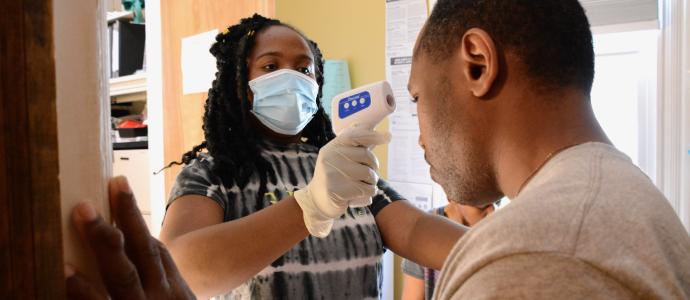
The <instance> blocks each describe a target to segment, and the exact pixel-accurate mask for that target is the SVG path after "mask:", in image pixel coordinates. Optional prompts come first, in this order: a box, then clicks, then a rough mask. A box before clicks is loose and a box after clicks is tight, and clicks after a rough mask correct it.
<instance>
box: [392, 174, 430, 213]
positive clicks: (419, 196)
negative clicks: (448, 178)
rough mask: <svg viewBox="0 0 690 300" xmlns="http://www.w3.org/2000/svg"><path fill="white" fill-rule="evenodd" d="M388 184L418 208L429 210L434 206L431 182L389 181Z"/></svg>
mask: <svg viewBox="0 0 690 300" xmlns="http://www.w3.org/2000/svg"><path fill="white" fill-rule="evenodd" d="M388 184H389V185H390V186H391V187H392V188H393V189H394V190H395V191H396V192H398V193H399V194H400V195H401V196H403V198H405V199H406V200H407V201H410V203H411V204H413V205H414V206H416V207H417V208H419V209H421V210H423V211H428V210H430V209H432V208H433V205H432V194H433V187H432V186H431V184H419V183H409V182H399V181H389V182H388Z"/></svg>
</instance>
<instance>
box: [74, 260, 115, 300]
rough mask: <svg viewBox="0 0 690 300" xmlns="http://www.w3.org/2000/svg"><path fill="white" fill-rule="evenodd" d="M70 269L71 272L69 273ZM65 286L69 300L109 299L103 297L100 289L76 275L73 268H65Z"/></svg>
mask: <svg viewBox="0 0 690 300" xmlns="http://www.w3.org/2000/svg"><path fill="white" fill-rule="evenodd" d="M68 269H69V271H68ZM65 285H66V290H67V299H80V300H82V299H83V300H107V299H108V297H107V296H106V295H103V294H102V293H101V292H99V291H98V289H97V288H96V287H95V286H94V285H93V284H92V283H91V282H89V281H88V280H87V279H86V278H84V277H83V276H82V275H81V274H79V273H76V272H75V271H74V269H72V268H71V267H67V266H65Z"/></svg>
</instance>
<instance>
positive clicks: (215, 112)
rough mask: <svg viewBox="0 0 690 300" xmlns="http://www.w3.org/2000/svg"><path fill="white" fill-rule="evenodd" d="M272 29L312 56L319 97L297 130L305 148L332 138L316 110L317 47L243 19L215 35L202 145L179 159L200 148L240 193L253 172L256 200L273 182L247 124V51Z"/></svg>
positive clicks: (258, 19) (263, 22) (260, 20)
mask: <svg viewBox="0 0 690 300" xmlns="http://www.w3.org/2000/svg"><path fill="white" fill-rule="evenodd" d="M271 26H284V27H287V28H290V29H292V30H294V31H295V32H297V33H298V34H299V35H301V36H302V37H303V38H304V40H305V41H306V42H307V44H309V48H310V49H311V51H312V54H313V56H314V65H315V76H316V82H317V83H318V85H319V92H318V95H317V97H316V98H317V99H316V103H317V106H318V110H317V112H316V114H315V115H314V118H313V119H312V120H311V121H310V122H309V124H308V125H307V126H306V127H305V128H304V130H303V131H302V137H303V138H306V143H308V144H311V145H313V146H316V147H317V148H321V147H322V146H323V145H325V144H326V143H328V141H330V140H331V139H333V138H334V137H335V134H334V133H333V129H332V127H331V122H330V120H329V118H328V116H327V115H326V112H325V111H324V109H323V106H322V105H321V96H322V87H323V82H324V78H323V57H322V55H321V51H320V50H319V48H318V46H317V44H316V43H315V42H313V41H311V40H309V39H308V38H307V37H306V36H305V35H304V34H303V33H301V32H300V31H298V30H296V29H295V28H293V27H292V26H290V25H287V24H283V23H281V22H280V21H278V20H275V19H269V18H266V17H263V16H261V15H258V14H254V15H253V16H252V17H250V18H245V19H242V20H241V21H240V23H239V24H237V25H233V26H230V27H229V28H228V31H226V32H224V33H220V34H218V35H217V36H216V42H215V43H214V44H213V46H211V50H210V51H211V54H213V56H215V58H216V67H217V69H218V70H217V72H216V78H215V80H214V81H213V85H212V87H211V88H210V89H209V92H208V98H207V99H206V104H205V112H204V117H203V130H204V138H205V141H204V142H203V143H201V144H200V145H197V146H195V147H194V148H192V150H191V151H189V152H186V153H185V154H183V155H182V158H181V163H180V162H173V163H171V165H172V164H178V165H179V164H189V163H190V162H191V161H192V160H194V159H196V158H197V157H198V156H199V153H200V152H201V150H203V149H204V148H205V149H207V150H208V152H209V154H210V155H211V156H212V157H213V160H214V164H213V169H212V171H213V173H214V175H216V176H218V177H220V178H221V179H222V180H223V183H224V184H226V185H232V184H237V185H238V186H239V187H240V188H244V187H245V186H246V185H247V183H248V182H249V179H250V176H252V174H254V173H258V175H259V178H260V180H261V184H260V190H259V195H263V194H264V193H265V192H266V185H267V183H268V180H269V179H270V180H271V182H274V183H275V182H276V181H277V179H276V175H275V172H274V171H273V167H272V165H271V164H270V162H268V161H267V160H266V159H265V158H263V157H262V156H261V148H262V147H264V146H263V145H264V143H262V141H263V140H264V138H263V137H262V136H261V135H260V134H259V133H258V131H257V130H256V128H255V127H254V125H253V124H252V122H251V120H250V117H251V116H250V111H251V105H250V104H249V99H248V96H247V95H248V88H249V87H248V81H249V80H248V76H249V75H248V74H249V73H248V63H247V57H248V55H249V54H250V52H251V51H252V49H253V47H254V44H255V40H256V36H257V34H258V33H260V32H262V31H263V30H266V29H267V28H269V27H271Z"/></svg>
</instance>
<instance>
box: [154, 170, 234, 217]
mask: <svg viewBox="0 0 690 300" xmlns="http://www.w3.org/2000/svg"><path fill="white" fill-rule="evenodd" d="M221 186H222V184H221V182H220V179H219V178H218V177H217V176H214V175H213V172H212V171H211V165H210V163H209V162H208V161H206V160H205V159H195V160H193V161H192V162H191V163H190V164H188V165H186V166H185V167H184V168H183V169H182V171H181V172H180V174H179V175H177V178H176V179H175V184H174V185H173V188H172V191H171V192H170V197H169V198H168V203H167V207H169V206H170V204H171V203H172V202H174V201H175V200H177V199H178V198H180V197H182V196H185V195H200V196H206V197H208V198H211V199H212V200H213V201H215V202H216V203H218V205H220V206H221V208H223V210H225V207H226V206H227V199H226V196H225V195H224V193H223V192H222V191H221Z"/></svg>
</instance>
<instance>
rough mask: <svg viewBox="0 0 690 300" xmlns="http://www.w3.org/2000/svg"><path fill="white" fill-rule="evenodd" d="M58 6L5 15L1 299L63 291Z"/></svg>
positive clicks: (0, 91)
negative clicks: (55, 40)
mask: <svg viewBox="0 0 690 300" xmlns="http://www.w3.org/2000/svg"><path fill="white" fill-rule="evenodd" d="M52 8H53V6H52V1H7V2H6V3H5V2H3V17H2V18H0V74H2V76H0V79H1V80H0V81H1V82H0V97H1V101H0V128H2V131H1V132H0V136H1V137H0V210H1V211H0V238H1V240H0V246H1V247H0V299H59V298H62V297H64V296H63V295H64V279H63V276H62V273H63V264H62V239H61V236H62V234H61V227H60V191H59V182H58V150H57V149H58V147H57V128H56V127H57V126H56V124H57V116H56V106H55V105H56V101H55V100H56V97H55V64H54V60H53V55H51V54H52V53H53V36H52V34H53V19H52V16H53V15H52Z"/></svg>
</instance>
